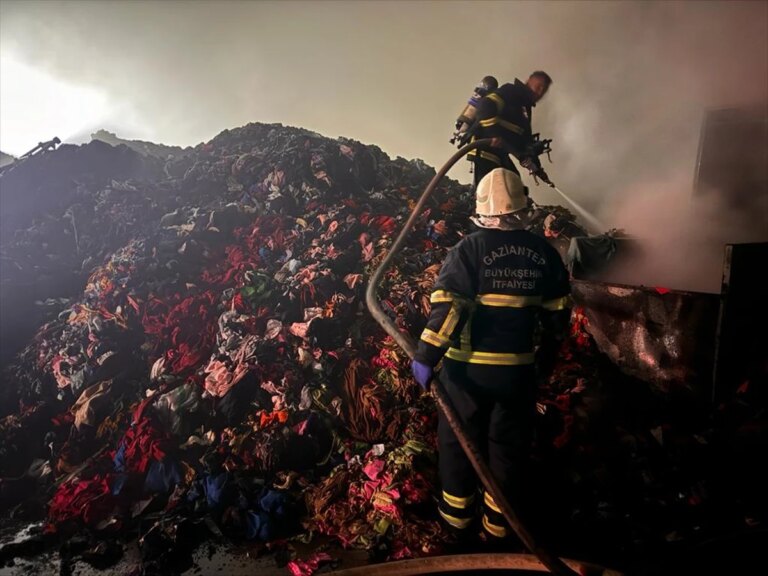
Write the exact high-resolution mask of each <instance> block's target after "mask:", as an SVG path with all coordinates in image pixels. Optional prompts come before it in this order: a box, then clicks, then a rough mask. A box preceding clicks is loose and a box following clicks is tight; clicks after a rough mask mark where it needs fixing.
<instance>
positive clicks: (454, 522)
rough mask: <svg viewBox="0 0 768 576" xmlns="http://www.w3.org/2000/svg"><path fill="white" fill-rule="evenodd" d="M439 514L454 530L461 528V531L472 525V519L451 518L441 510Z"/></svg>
mask: <svg viewBox="0 0 768 576" xmlns="http://www.w3.org/2000/svg"><path fill="white" fill-rule="evenodd" d="M438 512H440V516H442V517H443V519H444V520H445V521H446V522H448V524H450V525H451V526H453V527H454V528H459V529H462V528H466V527H467V526H469V525H470V524H471V523H472V518H456V516H451V515H450V514H446V513H445V512H443V511H442V510H439V509H438ZM489 532H490V530H489Z"/></svg>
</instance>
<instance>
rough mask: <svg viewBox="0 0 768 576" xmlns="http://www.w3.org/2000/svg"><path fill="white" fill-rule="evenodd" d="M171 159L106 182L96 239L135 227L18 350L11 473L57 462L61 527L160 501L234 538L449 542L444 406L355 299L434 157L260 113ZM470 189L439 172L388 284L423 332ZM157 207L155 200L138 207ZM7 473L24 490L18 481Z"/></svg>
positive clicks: (153, 506) (428, 547)
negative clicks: (443, 500)
mask: <svg viewBox="0 0 768 576" xmlns="http://www.w3.org/2000/svg"><path fill="white" fill-rule="evenodd" d="M85 148H87V147H84V149H85ZM19 170H21V168H19ZM163 172H164V174H165V178H164V179H162V181H160V182H151V181H149V182H147V181H129V182H124V183H118V182H110V183H109V184H108V185H107V187H106V188H105V190H108V191H109V195H115V194H118V195H119V198H118V199H117V200H116V202H115V204H114V205H113V206H111V209H110V210H99V211H97V212H98V214H97V215H95V216H93V219H92V220H89V221H83V220H82V219H81V221H80V222H79V224H80V237H79V238H78V243H79V244H80V247H81V250H83V251H85V248H84V246H88V242H92V243H94V244H98V242H97V240H98V236H97V235H96V234H88V235H86V234H85V231H86V230H91V231H93V230H94V228H98V226H101V227H104V228H107V227H113V226H117V225H118V224H119V223H120V222H121V221H123V222H125V223H127V224H129V225H130V231H131V232H132V233H133V237H132V238H131V239H130V240H129V241H128V242H127V243H126V244H124V245H122V246H119V245H118V246H114V247H113V248H112V251H111V254H110V255H109V256H108V257H107V258H106V259H105V261H104V262H103V263H102V264H100V265H98V266H92V267H91V268H90V270H89V276H88V278H87V281H86V284H85V290H84V291H83V293H82V295H81V296H80V297H78V298H62V299H61V300H60V308H61V309H60V310H57V311H56V312H57V313H56V315H55V316H54V317H53V318H52V320H51V321H49V322H48V323H46V324H45V325H44V326H42V327H41V328H40V329H39V331H38V332H37V335H36V336H35V338H34V341H33V343H32V344H30V345H29V346H27V348H26V349H25V350H23V351H22V353H21V354H20V355H19V356H18V357H17V359H16V361H15V362H14V363H13V364H12V365H11V366H9V367H8V369H7V370H6V371H5V382H4V385H5V386H8V387H12V388H13V390H14V391H15V397H14V398H13V400H14V401H15V402H17V403H18V406H19V411H18V413H14V414H10V415H8V416H7V417H6V418H5V419H4V420H3V422H2V426H3V428H4V429H5V430H6V433H4V434H3V439H2V452H3V455H4V457H3V461H2V464H0V465H1V466H2V467H3V470H2V475H3V476H4V477H20V476H29V475H32V474H36V473H37V474H38V476H37V478H38V480H40V486H41V487H43V486H50V483H51V482H53V481H54V479H55V482H56V487H55V489H53V493H52V496H51V498H50V502H49V508H48V521H49V523H50V528H51V529H52V530H53V529H55V530H59V531H64V532H65V533H66V532H67V531H70V530H72V529H73V528H75V527H80V526H82V525H85V526H87V527H88V528H89V529H92V530H97V531H107V532H111V533H114V532H115V531H119V530H121V529H129V528H131V527H132V526H135V525H137V522H139V520H140V518H141V517H142V515H146V514H149V513H151V512H158V511H163V513H164V518H165V519H166V520H167V519H168V518H171V517H181V516H184V517H186V518H196V519H199V518H204V517H207V518H210V519H212V520H213V523H214V524H215V525H216V526H217V528H218V529H220V530H221V531H223V532H224V533H225V534H227V535H228V536H230V537H233V538H243V539H249V540H262V541H269V540H273V539H275V538H277V537H284V536H286V535H290V534H292V533H294V534H295V533H297V532H299V531H301V530H305V529H309V530H316V531H319V532H321V533H325V534H328V535H331V536H336V537H338V538H339V539H340V540H341V542H342V543H343V544H344V545H349V546H357V547H373V546H374V545H378V546H380V545H381V542H382V541H383V540H386V541H387V542H389V543H390V547H391V553H390V556H391V557H398V558H399V557H407V556H411V555H413V554H419V553H425V552H432V551H435V550H437V549H439V547H440V544H441V542H442V540H443V539H444V534H443V533H442V532H441V528H440V525H439V523H438V522H437V521H436V519H435V518H434V517H433V516H432V517H429V515H427V516H426V517H425V515H424V509H425V508H426V509H429V504H430V498H431V494H432V493H433V491H434V482H435V467H434V463H435V441H434V428H435V427H434V408H433V407H432V406H431V404H430V402H428V401H427V400H426V399H421V400H419V398H418V396H419V395H418V392H417V391H418V388H417V387H416V386H414V384H413V382H412V381H411V380H410V377H409V376H408V368H407V362H406V358H405V356H404V355H403V354H402V352H400V351H399V350H398V349H397V348H396V347H395V346H394V344H393V343H392V342H391V341H390V340H389V339H387V338H385V337H384V334H383V332H381V331H380V330H379V328H378V326H377V325H376V324H375V322H373V320H372V319H371V318H370V316H369V315H368V314H367V312H366V311H365V307H364V304H363V292H364V290H365V286H366V281H367V278H368V276H369V274H370V273H371V271H372V270H373V269H374V267H375V266H376V265H377V263H378V262H379V261H380V260H381V259H382V258H383V256H384V254H385V253H386V250H387V249H388V247H389V245H390V244H391V242H392V240H393V236H394V234H395V233H396V232H397V231H398V230H399V228H400V227H401V226H402V223H403V222H404V219H405V218H406V217H407V216H408V214H409V210H410V208H411V207H412V206H413V205H414V201H415V199H416V198H417V197H418V195H419V194H420V192H421V191H422V190H423V188H424V186H425V185H426V183H427V182H428V181H429V179H430V178H431V177H432V176H433V175H434V170H432V169H431V168H428V167H426V166H425V165H423V164H422V163H420V162H418V161H410V162H409V161H405V160H403V159H397V160H394V161H393V160H390V159H389V158H388V157H387V156H386V155H384V154H383V153H382V152H381V151H380V150H378V149H377V148H374V147H366V146H363V145H361V144H359V143H357V142H353V141H347V140H338V141H332V140H329V139H326V138H322V137H320V136H318V135H316V134H313V133H310V132H307V131H304V130H297V129H289V128H282V127H276V126H264V125H249V126H246V127H244V128H242V129H239V130H234V131H226V132H224V133H222V134H221V135H219V136H218V137H216V138H215V139H214V140H212V141H211V142H209V143H207V144H204V145H201V146H199V147H198V148H197V149H196V150H195V151H194V153H192V154H187V155H184V156H182V157H180V158H170V159H168V160H167V161H166V164H165V166H164V170H163ZM104 195H105V193H104V192H102V191H98V192H95V193H94V195H93V196H92V197H90V198H88V199H87V200H84V199H85V198H86V197H87V194H85V192H84V191H83V190H82V188H81V190H80V191H79V193H78V199H79V202H80V204H82V203H83V202H86V201H91V202H96V203H97V205H100V204H98V202H99V201H100V199H101V197H102V196H104ZM467 199H468V189H467V188H466V187H463V186H460V185H458V184H457V183H455V182H450V181H448V182H446V183H445V184H444V185H443V186H442V187H441V188H440V189H439V190H438V191H437V193H436V194H435V196H434V199H433V200H432V202H431V204H430V206H429V209H428V210H427V211H426V212H425V213H424V215H423V216H422V217H421V219H420V221H419V224H418V226H417V227H416V229H415V230H414V232H413V236H412V239H411V242H410V244H409V246H408V249H407V250H406V251H405V252H404V254H403V256H402V258H401V259H400V260H399V264H398V266H397V269H396V270H395V271H393V272H392V273H391V274H389V275H388V277H387V280H386V284H387V286H385V287H383V289H382V294H383V295H385V300H386V301H385V306H386V308H387V310H388V312H389V313H390V314H391V315H392V317H393V318H396V319H397V321H398V322H399V323H400V324H401V325H402V326H403V328H405V329H407V330H409V331H411V332H413V333H417V331H418V330H420V328H421V326H420V323H423V318H424V315H425V314H426V312H428V294H429V292H428V287H429V286H428V284H429V282H430V281H431V280H432V278H433V276H434V274H435V272H436V271H437V268H438V266H437V265H438V264H439V262H440V261H441V260H442V258H443V257H444V255H445V251H446V249H447V247H449V246H451V245H452V244H454V243H456V242H457V241H458V240H459V239H460V237H461V234H463V233H464V232H465V231H466V222H467V218H466V216H467V214H466V212H462V209H465V208H466V206H467V205H468V203H467ZM147 207H150V208H151V209H148V210H146V212H145V213H146V216H147V219H148V220H144V221H141V220H140V219H139V218H136V217H132V218H130V219H127V222H126V219H125V217H126V214H132V215H134V213H136V212H141V211H142V210H143V209H144V208H147ZM70 212H71V211H70ZM105 214H106V215H105ZM122 232H123V230H121V233H122ZM30 234H31V232H30V233H27V234H22V235H20V236H18V237H17V238H16V244H11V245H10V249H9V252H10V253H11V254H13V253H14V249H16V252H17V253H18V252H19V248H18V247H19V244H21V243H27V242H28V241H29V235H30ZM68 236H69V235H68ZM71 240H72V241H73V242H74V238H71ZM120 240H122V236H120V238H119V239H118V240H117V242H118V243H119V242H120ZM104 241H105V242H108V241H115V237H114V236H105V240H104ZM56 249H57V250H61V247H60V246H59V247H57V248H56ZM101 251H104V246H98V250H93V252H95V253H97V254H98V253H99V252H101ZM83 256H84V259H87V257H88V256H89V255H88V254H87V252H85V253H84V254H83ZM84 265H85V266H88V263H87V262H86V263H85V264H84ZM425 270H427V272H426V273H425V272H424V271H425ZM6 394H7V392H6ZM342 480H343V484H340V486H339V488H340V489H336V490H334V491H330V490H329V489H328V485H329V483H330V484H333V483H336V484H339V483H340V482H341V481H342ZM46 483H47V484H46ZM3 488H4V489H5V490H4V492H6V494H3V497H4V498H3V499H4V504H5V505H10V504H12V503H13V502H14V499H15V498H17V497H18V494H17V493H13V491H12V489H11V488H12V487H11V486H10V485H8V484H7V483H4V484H3ZM6 488H7V489H6ZM28 496H32V494H28ZM305 500H306V502H307V504H308V505H307V506H306V507H305V504H304V502H305ZM321 503H322V504H321ZM425 505H426V506H425ZM307 512H308V515H307V514H306V513H307ZM302 519H303V521H304V524H305V526H304V527H303V526H302V525H301V524H300V521H301V520H302ZM155 531H157V530H155ZM150 540H151V539H150Z"/></svg>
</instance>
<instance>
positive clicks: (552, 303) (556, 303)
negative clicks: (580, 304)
mask: <svg viewBox="0 0 768 576" xmlns="http://www.w3.org/2000/svg"><path fill="white" fill-rule="evenodd" d="M572 306H573V302H572V300H571V297H570V296H563V297H562V298H555V299H553V300H544V302H542V303H541V307H542V308H544V309H545V310H551V311H555V310H565V309H566V308H571V307H572Z"/></svg>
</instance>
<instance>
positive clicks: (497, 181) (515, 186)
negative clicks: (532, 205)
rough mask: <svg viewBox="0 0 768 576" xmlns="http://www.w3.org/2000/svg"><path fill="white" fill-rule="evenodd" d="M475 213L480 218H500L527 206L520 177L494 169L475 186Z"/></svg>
mask: <svg viewBox="0 0 768 576" xmlns="http://www.w3.org/2000/svg"><path fill="white" fill-rule="evenodd" d="M475 200H476V204H475V212H476V213H477V214H478V215H480V216H502V215H504V214H511V213H513V212H517V211H518V210H522V209H523V208H526V207H527V206H528V199H527V198H526V197H525V187H524V186H523V181H522V180H520V176H518V175H517V174H515V173H514V172H512V171H511V170H506V169H504V168H495V169H494V170H491V171H490V172H489V173H488V174H486V175H485V176H483V179H482V180H480V183H479V184H478V185H477V192H476V197H475Z"/></svg>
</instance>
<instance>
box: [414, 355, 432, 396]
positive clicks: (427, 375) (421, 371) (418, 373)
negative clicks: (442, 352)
mask: <svg viewBox="0 0 768 576" xmlns="http://www.w3.org/2000/svg"><path fill="white" fill-rule="evenodd" d="M411 373H412V374H413V378H414V379H415V380H416V382H418V383H419V386H421V387H422V388H423V389H424V391H425V392H427V391H428V390H429V383H430V382H431V381H432V375H433V374H434V370H433V369H432V366H428V365H427V364H422V363H421V362H419V361H418V360H413V361H411Z"/></svg>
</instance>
